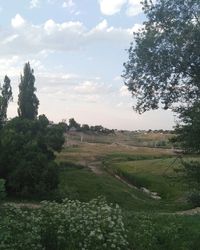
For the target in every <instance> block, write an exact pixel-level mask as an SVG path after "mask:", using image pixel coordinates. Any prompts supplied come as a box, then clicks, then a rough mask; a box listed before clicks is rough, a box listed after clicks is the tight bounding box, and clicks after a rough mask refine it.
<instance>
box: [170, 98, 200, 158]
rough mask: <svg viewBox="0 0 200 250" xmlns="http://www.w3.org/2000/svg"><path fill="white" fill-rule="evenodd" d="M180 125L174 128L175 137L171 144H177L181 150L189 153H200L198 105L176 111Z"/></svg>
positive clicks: (199, 109)
mask: <svg viewBox="0 0 200 250" xmlns="http://www.w3.org/2000/svg"><path fill="white" fill-rule="evenodd" d="M176 112H177V113H178V114H179V120H180V124H178V125H177V126H176V128H175V132H176V136H175V137H173V138H172V142H174V143H179V144H180V146H181V148H182V149H184V150H185V151H187V152H190V153H199V152H200V137H199V136H198V135H199V134H200V103H199V102H196V103H194V104H193V105H192V106H189V107H180V108H177V109H176Z"/></svg>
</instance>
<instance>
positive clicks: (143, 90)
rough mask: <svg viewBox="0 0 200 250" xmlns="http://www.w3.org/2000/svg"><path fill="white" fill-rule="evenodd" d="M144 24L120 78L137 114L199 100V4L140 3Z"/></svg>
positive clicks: (190, 1) (182, 0) (193, 1)
mask: <svg viewBox="0 0 200 250" xmlns="http://www.w3.org/2000/svg"><path fill="white" fill-rule="evenodd" d="M143 9H144V13H145V14H146V16H147V21H146V22H145V23H144V28H142V29H141V30H140V31H139V32H138V33H135V43H132V44H131V46H130V48H129V50H128V53H129V60H128V62H126V63H124V67H125V70H124V72H123V77H124V79H125V84H126V85H127V86H128V89H129V90H130V91H131V92H132V94H133V96H135V97H136V99H137V104H136V106H135V109H136V110H137V111H139V112H140V113H142V112H145V111H147V110H150V109H157V108H158V106H159V104H160V103H161V104H162V106H163V107H164V108H165V109H166V108H169V107H171V106H172V104H173V103H176V102H181V103H184V102H186V103H193V102H194V101H195V100H197V99H198V98H199V97H200V87H199V83H200V75H199V72H200V64H199V58H200V43H199V37H200V20H199V16H200V2H199V0H188V1H185V0H179V1H176V0H166V1H163V0H157V1H156V2H155V3H153V2H152V1H151V0H144V1H143Z"/></svg>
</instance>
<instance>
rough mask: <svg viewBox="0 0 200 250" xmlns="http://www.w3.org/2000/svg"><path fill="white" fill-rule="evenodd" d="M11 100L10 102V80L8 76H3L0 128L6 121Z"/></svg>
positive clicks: (0, 97)
mask: <svg viewBox="0 0 200 250" xmlns="http://www.w3.org/2000/svg"><path fill="white" fill-rule="evenodd" d="M11 100H12V88H11V85H10V79H9V78H8V76H5V78H4V84H3V86H2V88H1V96H0V126H1V125H2V124H3V123H4V122H5V121H6V119H7V108H8V103H9V101H11Z"/></svg>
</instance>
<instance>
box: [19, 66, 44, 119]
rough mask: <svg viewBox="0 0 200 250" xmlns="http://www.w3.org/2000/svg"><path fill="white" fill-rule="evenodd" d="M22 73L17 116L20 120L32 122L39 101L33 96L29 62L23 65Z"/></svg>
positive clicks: (33, 77)
mask: <svg viewBox="0 0 200 250" xmlns="http://www.w3.org/2000/svg"><path fill="white" fill-rule="evenodd" d="M23 73H24V75H21V82H20V84H19V96H18V105H19V108H18V114H19V116H20V117H22V118H26V119H31V120H33V119H35V118H36V117H37V114H38V105H39V100H38V98H37V96H36V95H35V91H36V88H35V86H34V84H35V76H34V75H33V73H34V71H33V69H31V67H30V64H29V62H28V63H26V64H25V65H24V72H23Z"/></svg>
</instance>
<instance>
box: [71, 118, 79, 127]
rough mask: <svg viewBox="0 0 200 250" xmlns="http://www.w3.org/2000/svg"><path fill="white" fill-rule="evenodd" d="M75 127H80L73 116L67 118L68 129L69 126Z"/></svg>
mask: <svg viewBox="0 0 200 250" xmlns="http://www.w3.org/2000/svg"><path fill="white" fill-rule="evenodd" d="M73 127H74V128H75V129H77V130H79V129H80V127H81V125H80V124H79V123H77V122H76V121H75V120H74V118H70V119H69V129H70V128H73Z"/></svg>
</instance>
